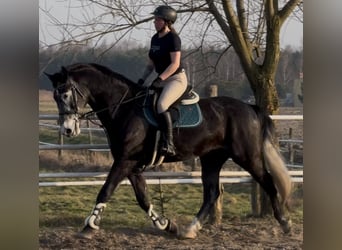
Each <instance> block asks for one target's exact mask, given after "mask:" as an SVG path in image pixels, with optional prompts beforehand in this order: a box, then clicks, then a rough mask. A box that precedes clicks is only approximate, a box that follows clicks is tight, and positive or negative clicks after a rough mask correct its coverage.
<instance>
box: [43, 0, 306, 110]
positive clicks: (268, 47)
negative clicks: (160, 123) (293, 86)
mask: <svg viewBox="0 0 342 250" xmlns="http://www.w3.org/2000/svg"><path fill="white" fill-rule="evenodd" d="M67 2H68V3H70V2H69V1H67ZM72 3H73V6H71V5H70V6H69V7H70V8H73V7H76V6H78V8H79V10H80V12H81V14H82V15H81V16H82V18H75V17H72V16H68V18H67V19H66V20H65V21H64V22H61V21H59V20H58V19H57V18H56V17H53V16H50V21H51V22H52V23H54V24H56V25H58V26H59V28H60V32H61V34H62V36H60V37H61V39H60V41H59V42H58V44H59V45H70V44H74V45H75V44H78V45H79V44H83V45H84V44H87V45H90V47H92V48H96V47H100V46H102V45H103V44H104V43H106V44H107V46H105V47H103V48H102V51H98V54H97V56H103V55H105V54H106V53H107V52H108V51H109V50H110V49H111V48H112V47H114V46H116V45H117V44H118V42H119V41H122V40H123V39H128V38H131V39H130V41H134V39H137V36H136V35H134V34H137V32H139V31H140V32H141V31H143V32H145V33H150V34H151V35H152V33H153V32H154V31H153V28H152V27H151V22H149V23H148V21H150V20H151V14H150V13H151V12H152V10H153V8H155V6H157V5H160V4H169V5H172V6H173V7H174V8H175V9H176V10H177V11H178V13H179V21H178V22H177V25H178V27H177V30H178V31H179V32H180V34H181V36H182V39H183V41H187V42H189V44H191V47H192V49H193V50H194V51H201V53H202V60H207V61H206V63H208V64H207V65H206V67H204V68H203V69H200V68H197V67H195V68H194V69H193V68H191V67H190V66H189V69H190V72H189V73H190V75H191V77H193V75H194V74H195V73H196V74H201V75H203V79H205V80H211V79H212V78H214V76H213V73H216V72H217V71H219V70H222V69H218V65H219V64H220V61H221V59H222V58H224V57H223V55H224V54H226V53H228V52H229V51H231V48H233V49H234V51H235V53H236V56H237V58H238V59H239V60H238V61H239V64H240V66H241V69H242V70H243V72H244V75H245V77H246V79H248V83H249V85H250V89H251V90H252V93H253V94H254V96H255V99H256V103H257V104H258V105H259V106H260V107H261V108H262V109H264V110H266V111H268V112H269V113H271V114H274V113H277V111H278V108H279V99H278V92H277V88H276V72H277V68H278V63H279V60H280V54H281V51H280V42H279V34H280V29H281V27H282V25H283V24H284V22H285V20H286V19H287V18H289V16H290V15H291V14H293V15H294V17H296V18H301V14H300V12H301V11H302V4H303V1H302V0H287V1H285V0H278V1H277V0H254V1H250V0H236V1H231V0H222V1H214V0H206V1H192V0H188V1H155V0H149V1H142V0H135V1H131V0H119V1H118V0H116V1H111V0H100V1H92V0H87V1H86V0H80V1H73V2H72ZM41 11H42V12H44V13H45V14H46V15H47V16H49V11H48V8H44V6H41ZM109 39H110V40H109ZM136 41H138V39H137V40H136ZM145 45H146V44H145ZM64 48H65V47H64ZM213 48H214V49H213ZM212 51H215V53H218V54H217V57H216V59H215V58H214V57H213V56H210V57H209V58H210V59H209V58H207V59H206V56H205V55H206V54H207V53H211V52H212ZM189 69H188V70H189ZM283 69H284V70H283V78H282V80H285V79H286V80H285V81H290V79H289V78H287V76H286V74H284V73H287V71H286V68H283ZM226 71H227V72H228V73H227V77H229V74H232V72H235V71H229V70H226ZM277 77H280V76H279V75H278V76H277ZM279 86H281V85H279Z"/></svg>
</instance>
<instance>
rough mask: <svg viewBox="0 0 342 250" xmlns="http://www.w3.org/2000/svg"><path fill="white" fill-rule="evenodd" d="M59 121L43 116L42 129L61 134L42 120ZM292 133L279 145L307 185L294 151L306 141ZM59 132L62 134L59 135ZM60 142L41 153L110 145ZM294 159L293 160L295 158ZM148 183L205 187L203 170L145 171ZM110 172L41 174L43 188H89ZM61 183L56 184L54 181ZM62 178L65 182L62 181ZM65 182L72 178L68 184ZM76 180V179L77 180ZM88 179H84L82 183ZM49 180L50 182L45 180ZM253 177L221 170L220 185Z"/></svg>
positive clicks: (293, 175) (294, 175)
mask: <svg viewBox="0 0 342 250" xmlns="http://www.w3.org/2000/svg"><path fill="white" fill-rule="evenodd" d="M271 118H272V119H274V120H303V115H273V116H271ZM48 120H49V121H57V120H58V115H45V114H44V115H42V114H40V115H39V127H42V128H47V129H53V130H57V131H59V126H58V125H56V124H57V123H56V124H51V123H43V122H41V121H48ZM87 126H88V127H82V128H81V132H82V133H83V132H88V133H89V136H90V137H91V132H92V131H97V132H101V131H103V129H101V128H94V127H93V128H91V127H90V126H89V123H87ZM289 131H290V135H289V136H290V138H287V139H279V143H286V144H288V145H289V152H290V153H289V155H290V161H289V163H288V164H287V167H288V168H289V169H290V171H289V173H290V176H291V179H292V181H293V182H294V183H302V182H303V165H300V164H293V162H292V161H293V150H292V152H291V149H293V145H294V144H301V145H302V144H303V140H302V139H293V138H291V136H292V129H290V130H289ZM57 133H58V132H57ZM59 136H60V138H59V143H58V144H57V143H47V142H41V141H39V150H59V151H62V150H81V149H87V150H90V151H93V152H94V151H95V152H96V151H108V152H109V146H108V144H93V143H91V142H90V143H89V144H82V143H80V144H63V140H62V138H63V136H62V135H59ZM291 157H292V158H291ZM143 175H144V176H145V177H146V182H147V184H159V185H160V184H201V183H202V182H201V173H200V171H191V172H144V173H143ZM106 176H107V173H106V172H64V173H39V187H48V186H85V185H103V183H104V179H105V178H106ZM54 179H56V180H60V181H52V180H54ZM61 179H62V180H61ZM65 179H70V180H68V181H66V180H65ZM75 179H76V180H75ZM79 179H84V180H79ZM45 180H48V181H45ZM251 182H252V178H251V176H250V175H249V173H248V172H246V171H221V173H220V183H251ZM121 185H130V183H129V181H128V180H127V179H125V180H124V181H122V182H121Z"/></svg>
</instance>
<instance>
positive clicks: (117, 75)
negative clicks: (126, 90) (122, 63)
mask: <svg viewBox="0 0 342 250" xmlns="http://www.w3.org/2000/svg"><path fill="white" fill-rule="evenodd" d="M89 65H90V66H92V67H94V68H95V69H97V70H98V71H100V72H101V73H103V74H105V75H108V76H111V77H114V78H116V79H118V80H120V81H122V82H125V83H129V84H135V83H134V82H133V81H132V80H130V79H128V78H127V77H125V76H124V75H122V74H120V73H117V72H114V71H112V70H111V69H109V68H108V67H106V66H103V65H100V64H97V63H89Z"/></svg>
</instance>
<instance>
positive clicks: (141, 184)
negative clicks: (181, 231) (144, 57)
mask: <svg viewBox="0 0 342 250" xmlns="http://www.w3.org/2000/svg"><path fill="white" fill-rule="evenodd" d="M128 179H129V180H130V182H131V184H132V186H133V189H134V192H135V196H136V199H137V201H138V203H139V205H140V207H141V208H142V209H143V210H144V211H145V212H146V213H147V214H148V216H149V217H150V218H151V220H152V222H153V224H154V225H155V226H156V227H157V228H158V229H160V230H165V231H167V232H170V233H175V234H177V225H176V224H175V223H173V222H172V221H171V220H170V219H167V218H164V217H161V216H159V215H158V213H157V212H156V211H155V210H154V209H153V205H152V204H151V203H150V201H149V198H148V194H147V185H146V180H145V178H144V176H142V175H141V174H132V175H129V176H128Z"/></svg>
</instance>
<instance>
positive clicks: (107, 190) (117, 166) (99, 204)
mask: <svg viewBox="0 0 342 250" xmlns="http://www.w3.org/2000/svg"><path fill="white" fill-rule="evenodd" d="M135 164H136V162H132V161H115V162H114V164H113V166H112V168H111V170H110V172H109V174H108V176H107V179H106V181H105V183H104V185H103V186H102V188H101V190H100V192H99V194H98V195H97V198H96V204H95V206H94V208H93V210H92V212H91V213H90V215H89V216H88V217H87V218H86V220H85V226H84V228H83V229H82V231H81V232H80V233H79V235H78V236H80V237H83V238H88V239H91V238H92V236H93V234H94V232H95V230H98V229H99V228H100V221H101V214H102V213H103V211H104V209H105V208H106V203H107V202H108V200H109V198H110V197H111V195H112V194H113V192H114V190H115V189H116V188H117V187H118V185H119V184H120V182H121V181H123V180H124V178H126V177H127V176H128V175H129V174H131V171H132V168H133V166H134V165H135Z"/></svg>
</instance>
